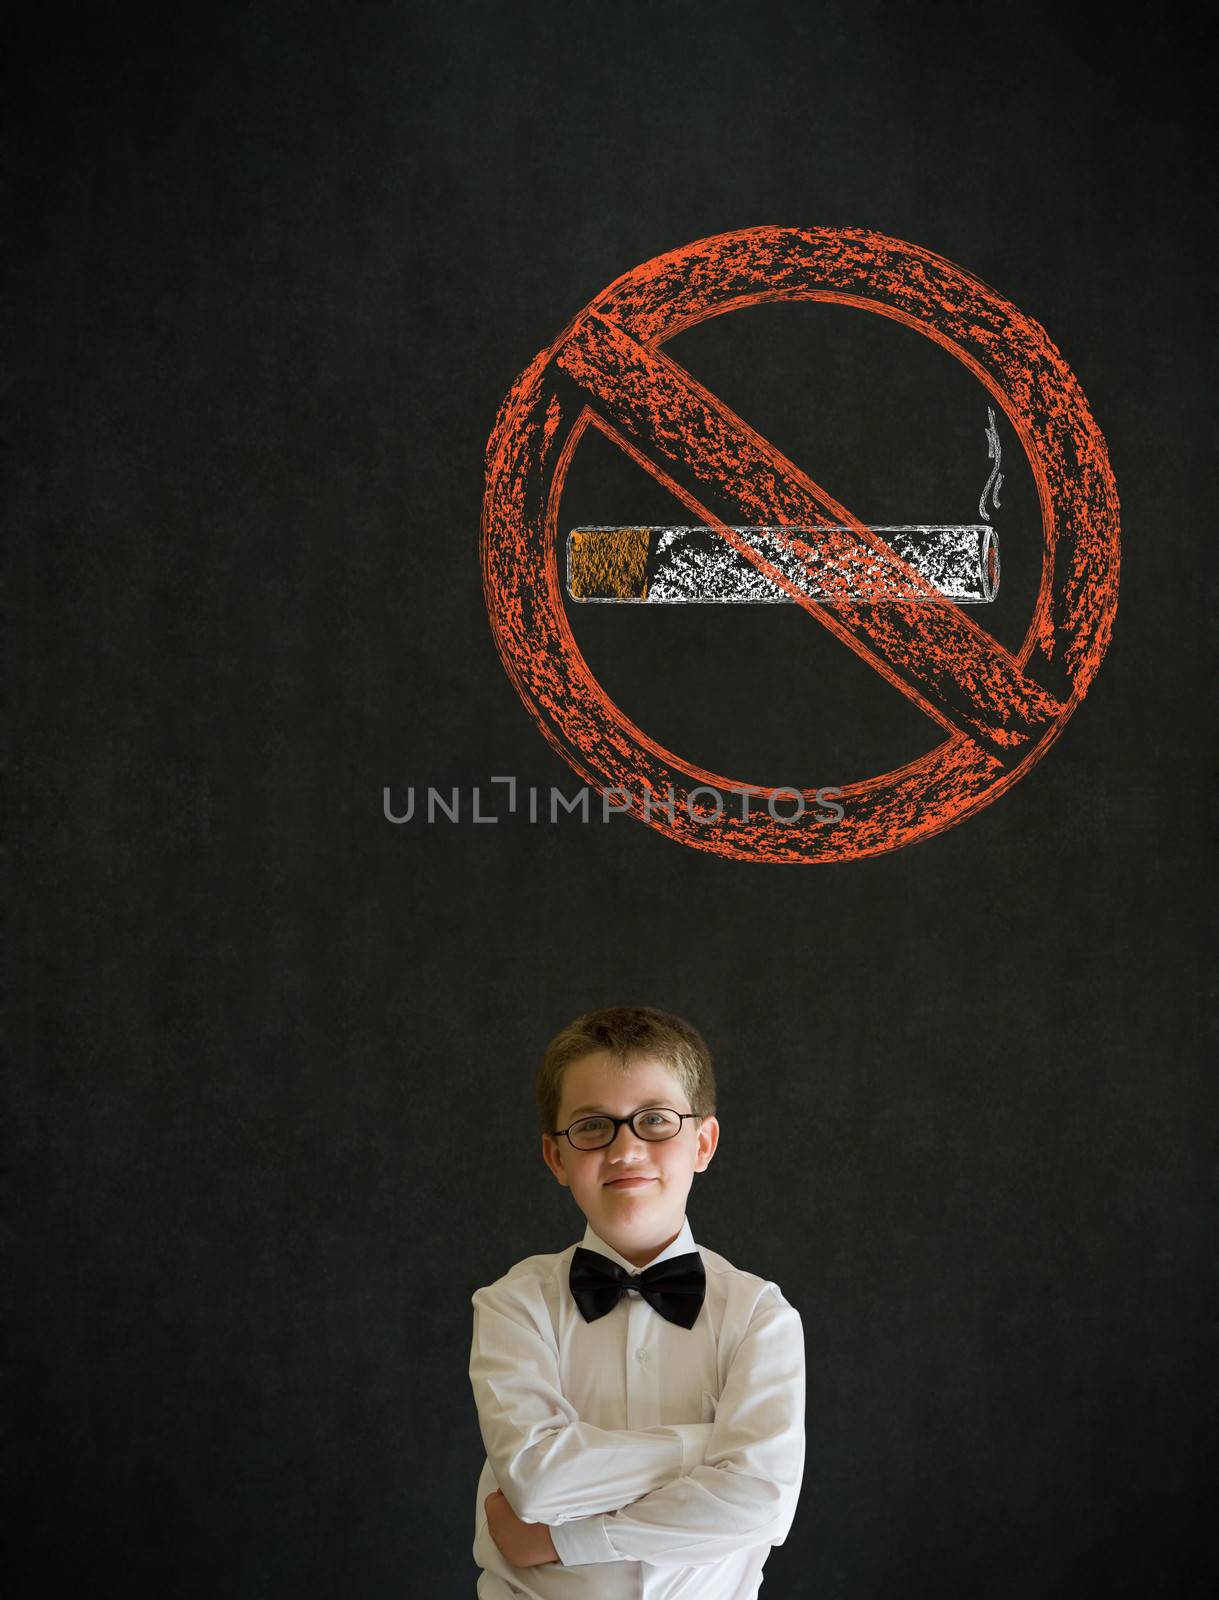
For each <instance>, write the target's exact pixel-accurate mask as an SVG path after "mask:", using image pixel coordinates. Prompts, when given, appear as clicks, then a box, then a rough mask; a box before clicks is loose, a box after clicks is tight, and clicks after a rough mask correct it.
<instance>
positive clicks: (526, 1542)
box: [484, 1489, 559, 1567]
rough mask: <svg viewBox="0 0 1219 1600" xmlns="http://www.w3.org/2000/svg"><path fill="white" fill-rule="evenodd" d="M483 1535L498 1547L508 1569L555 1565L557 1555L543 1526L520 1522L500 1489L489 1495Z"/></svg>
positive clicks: (540, 1523) (547, 1530)
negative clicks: (487, 1535) (489, 1536)
mask: <svg viewBox="0 0 1219 1600" xmlns="http://www.w3.org/2000/svg"><path fill="white" fill-rule="evenodd" d="M484 1504H485V1505H486V1507H487V1531H488V1532H489V1533H490V1535H491V1537H492V1538H493V1539H494V1540H495V1543H496V1545H497V1546H498V1547H499V1552H500V1554H501V1555H502V1556H503V1558H504V1560H505V1561H506V1562H507V1563H508V1565H509V1566H511V1567H542V1566H545V1565H546V1563H547V1562H548V1561H557V1560H558V1559H559V1553H558V1551H557V1550H556V1549H555V1547H554V1541H553V1540H552V1539H551V1537H550V1529H549V1528H548V1527H547V1526H546V1524H545V1523H544V1522H522V1521H521V1519H520V1518H519V1517H518V1516H517V1514H516V1512H515V1511H514V1510H513V1509H512V1507H511V1506H510V1505H509V1504H508V1501H507V1499H506V1498H505V1497H504V1492H503V1490H502V1489H497V1490H496V1491H495V1493H494V1494H489V1495H488V1496H487V1498H486V1500H485V1502H484Z"/></svg>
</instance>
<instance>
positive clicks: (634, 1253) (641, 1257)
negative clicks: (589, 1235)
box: [593, 1217, 686, 1272]
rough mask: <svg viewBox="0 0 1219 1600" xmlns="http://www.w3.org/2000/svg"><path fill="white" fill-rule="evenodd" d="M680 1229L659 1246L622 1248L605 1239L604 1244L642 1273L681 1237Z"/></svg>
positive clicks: (663, 1240)
mask: <svg viewBox="0 0 1219 1600" xmlns="http://www.w3.org/2000/svg"><path fill="white" fill-rule="evenodd" d="M685 1225H686V1224H685V1218H684V1217H683V1219H682V1228H684V1227H685ZM682 1228H678V1230H677V1232H676V1233H674V1234H671V1235H670V1236H669V1238H667V1239H662V1240H661V1242H660V1243H659V1244H652V1245H638V1244H637V1245H630V1246H624V1245H621V1244H615V1243H614V1241H613V1240H612V1239H607V1240H606V1241H605V1242H606V1244H609V1245H613V1247H614V1249H615V1250H616V1251H617V1252H618V1254H619V1255H620V1256H621V1257H622V1259H623V1260H624V1261H629V1262H630V1263H631V1265H632V1266H633V1267H638V1268H639V1270H640V1271H641V1272H642V1270H643V1269H644V1267H646V1266H649V1265H650V1264H651V1263H652V1262H653V1261H655V1259H656V1257H657V1256H658V1255H660V1253H661V1252H662V1251H664V1250H667V1249H668V1248H669V1246H670V1245H671V1244H672V1243H673V1241H674V1239H679V1238H680V1237H681V1231H682ZM593 1231H594V1232H595V1231H596V1230H595V1229H594V1230H593Z"/></svg>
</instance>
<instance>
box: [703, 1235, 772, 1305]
mask: <svg viewBox="0 0 1219 1600" xmlns="http://www.w3.org/2000/svg"><path fill="white" fill-rule="evenodd" d="M698 1250H699V1254H700V1255H701V1256H702V1258H703V1266H704V1267H705V1268H706V1272H707V1278H708V1280H711V1279H714V1280H715V1281H716V1283H717V1284H718V1286H719V1287H720V1289H721V1290H722V1291H723V1292H724V1293H725V1294H729V1293H730V1294H732V1295H734V1296H736V1297H739V1298H743V1299H746V1300H749V1301H751V1302H753V1303H754V1304H756V1303H757V1302H758V1301H759V1300H761V1299H762V1298H763V1297H764V1296H765V1297H766V1298H768V1299H774V1300H777V1301H778V1302H779V1303H780V1304H781V1305H788V1304H790V1302H789V1301H788V1300H787V1297H786V1296H785V1295H784V1293H783V1291H782V1289H780V1287H779V1285H778V1284H777V1283H776V1282H775V1281H774V1279H773V1278H764V1277H762V1275H761V1274H760V1273H757V1272H750V1271H748V1270H747V1269H746V1268H744V1267H738V1266H737V1265H736V1263H735V1262H732V1261H729V1260H728V1258H727V1256H722V1255H720V1253H719V1251H718V1250H712V1249H710V1248H709V1247H708V1246H707V1245H705V1244H700V1245H699V1247H698Z"/></svg>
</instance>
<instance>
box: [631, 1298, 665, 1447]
mask: <svg viewBox="0 0 1219 1600" xmlns="http://www.w3.org/2000/svg"><path fill="white" fill-rule="evenodd" d="M626 1299H627V1302H628V1304H629V1306H630V1311H629V1312H628V1319H629V1320H628V1323H627V1341H626V1409H627V1427H628V1428H656V1427H659V1425H660V1329H659V1327H658V1326H657V1324H658V1323H659V1322H660V1320H661V1319H660V1317H659V1315H658V1314H657V1313H656V1312H655V1311H653V1309H652V1307H651V1306H650V1305H649V1304H648V1303H647V1301H646V1300H645V1299H644V1298H643V1296H642V1295H641V1294H639V1293H638V1291H633V1292H631V1293H630V1294H628V1295H627V1297H626Z"/></svg>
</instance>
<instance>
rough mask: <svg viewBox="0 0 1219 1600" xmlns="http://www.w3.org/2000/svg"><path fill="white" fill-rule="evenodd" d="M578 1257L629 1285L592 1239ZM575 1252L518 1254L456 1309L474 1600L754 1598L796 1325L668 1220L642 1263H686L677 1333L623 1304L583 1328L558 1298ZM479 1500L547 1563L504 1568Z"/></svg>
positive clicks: (566, 1297) (783, 1455) (794, 1448)
mask: <svg viewBox="0 0 1219 1600" xmlns="http://www.w3.org/2000/svg"><path fill="white" fill-rule="evenodd" d="M583 1244H584V1247H585V1249H587V1250H595V1251H597V1252H599V1253H600V1254H601V1255H603V1256H608V1257H609V1259H610V1260H611V1261H616V1262H617V1263H618V1265H619V1266H621V1267H625V1268H626V1269H627V1271H628V1272H630V1273H632V1274H635V1273H636V1272H637V1271H638V1269H637V1268H636V1267H634V1266H633V1265H632V1264H631V1263H630V1262H629V1261H627V1260H626V1259H625V1258H624V1257H623V1256H620V1255H619V1254H618V1252H617V1251H616V1250H614V1249H613V1248H612V1247H611V1246H610V1245H608V1244H606V1243H605V1241H604V1240H603V1239H601V1238H599V1237H598V1236H597V1234H595V1233H594V1232H593V1229H592V1227H591V1225H590V1226H589V1227H588V1228H586V1230H585V1233H584V1239H583ZM575 1248H576V1247H575V1245H571V1246H570V1247H569V1248H568V1249H566V1250H563V1251H561V1252H559V1253H558V1254H556V1255H537V1256H529V1257H527V1258H526V1259H525V1260H524V1261H521V1262H518V1263H517V1265H516V1266H515V1267H513V1268H512V1269H511V1270H510V1271H509V1272H507V1273H506V1274H505V1275H504V1276H503V1277H502V1278H500V1279H498V1280H497V1282H495V1283H493V1284H491V1285H489V1286H488V1287H487V1288H484V1289H478V1290H476V1291H475V1294H474V1296H473V1305H474V1339H473V1344H472V1347H471V1350H470V1383H471V1385H472V1387H473V1390H474V1402H475V1405H476V1406H477V1407H478V1422H479V1427H480V1429H481V1430H482V1436H483V1443H484V1445H485V1446H486V1450H487V1460H486V1464H485V1465H484V1467H483V1471H482V1476H481V1477H480V1478H479V1481H478V1493H477V1498H476V1502H475V1507H474V1559H475V1561H476V1562H477V1564H478V1565H479V1566H480V1567H481V1568H482V1569H483V1571H482V1576H481V1577H480V1578H479V1580H478V1594H479V1597H480V1600H517V1597H519V1596H526V1597H528V1600H568V1597H571V1596H575V1595H582V1596H595V1597H596V1600H628V1597H629V1600H679V1597H680V1600H694V1597H697V1600H754V1597H755V1596H756V1595H757V1592H758V1588H759V1586H760V1584H761V1582H762V1564H763V1562H764V1561H765V1560H766V1557H767V1556H768V1555H769V1554H770V1547H771V1545H774V1544H782V1543H783V1540H784V1539H785V1538H786V1537H787V1532H788V1529H789V1528H790V1527H791V1524H792V1518H793V1517H794V1516H795V1511H796V1501H797V1498H798V1497H799V1493H800V1480H801V1477H802V1475H803V1471H804V1332H803V1328H802V1326H801V1322H800V1315H799V1313H798V1312H797V1311H796V1310H795V1309H794V1308H793V1307H792V1306H790V1305H789V1304H788V1303H787V1301H786V1300H785V1299H784V1298H783V1296H782V1294H781V1293H780V1291H779V1288H778V1286H777V1285H776V1284H774V1283H770V1282H768V1281H767V1280H766V1279H764V1278H759V1277H756V1276H755V1275H754V1274H753V1273H751V1272H741V1271H739V1270H738V1269H737V1268H736V1267H734V1266H733V1265H732V1263H731V1262H729V1261H725V1259H724V1257H723V1256H721V1255H717V1254H716V1253H715V1251H714V1250H708V1249H706V1248H705V1247H704V1246H701V1245H696V1244H695V1243H694V1238H693V1236H692V1234H691V1232H690V1223H689V1221H688V1220H684V1221H683V1226H682V1231H681V1233H680V1234H679V1235H678V1236H677V1238H676V1239H674V1241H673V1243H672V1244H671V1245H669V1246H668V1247H667V1248H666V1249H664V1250H662V1251H661V1252H660V1254H659V1255H658V1256H657V1257H656V1260H657V1261H664V1260H667V1259H668V1257H670V1256H680V1255H685V1254H686V1253H687V1252H689V1251H691V1250H695V1249H697V1250H698V1251H699V1254H700V1255H701V1256H702V1258H703V1266H704V1268H705V1269H706V1274H707V1293H706V1298H705V1300H704V1302H703V1305H702V1309H701V1310H700V1311H699V1314H698V1319H697V1321H696V1322H695V1324H694V1326H693V1327H692V1328H682V1327H680V1326H678V1325H677V1324H675V1323H672V1322H668V1321H666V1319H665V1318H664V1317H662V1316H661V1315H660V1313H659V1312H657V1311H654V1310H653V1309H652V1307H651V1306H650V1305H649V1304H648V1303H647V1301H645V1300H644V1299H643V1297H642V1295H640V1294H638V1293H635V1292H628V1293H626V1294H624V1295H623V1296H622V1298H621V1300H619V1302H618V1304H617V1305H616V1306H615V1307H614V1308H613V1310H612V1311H609V1312H607V1313H606V1315H605V1316H603V1317H598V1318H597V1320H596V1321H595V1322H585V1320H584V1318H583V1317H582V1316H581V1315H580V1311H579V1308H578V1307H577V1306H576V1303H575V1301H574V1300H573V1299H572V1295H571V1290H570V1288H569V1286H568V1270H569V1268H570V1266H571V1258H572V1256H573V1254H574V1253H575ZM650 1264H651V1263H649V1265H650ZM496 1488H499V1489H502V1490H503V1492H504V1495H505V1496H506V1497H507V1500H508V1502H509V1504H510V1505H511V1506H512V1509H513V1510H514V1511H515V1512H516V1514H517V1516H519V1517H520V1518H522V1520H523V1521H525V1522H544V1523H546V1524H547V1525H548V1526H549V1528H550V1533H551V1538H552V1539H553V1540H554V1547H555V1549H556V1551H557V1552H558V1555H559V1561H558V1562H548V1563H547V1564H546V1565H544V1566H539V1567H514V1566H510V1565H509V1563H508V1562H507V1561H505V1559H504V1557H503V1556H502V1555H501V1554H500V1551H499V1548H498V1547H497V1545H496V1544H495V1541H494V1540H493V1539H492V1537H491V1535H490V1533H489V1531H488V1528H487V1513H486V1508H485V1505H484V1502H485V1500H486V1498H487V1496H488V1495H489V1494H491V1493H492V1492H493V1491H494V1490H495V1489H496Z"/></svg>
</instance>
